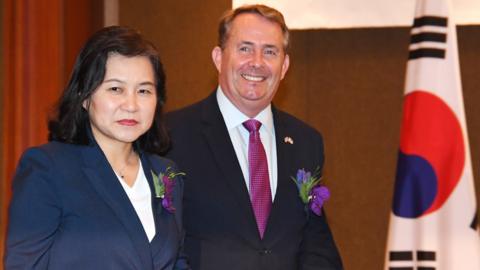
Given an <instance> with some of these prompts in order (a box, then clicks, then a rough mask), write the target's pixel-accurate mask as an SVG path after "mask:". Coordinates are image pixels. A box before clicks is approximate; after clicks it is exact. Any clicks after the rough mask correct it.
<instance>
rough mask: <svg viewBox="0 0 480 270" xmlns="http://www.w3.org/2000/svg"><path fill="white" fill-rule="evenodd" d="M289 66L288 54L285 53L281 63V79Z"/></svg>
mask: <svg viewBox="0 0 480 270" xmlns="http://www.w3.org/2000/svg"><path fill="white" fill-rule="evenodd" d="M289 66H290V56H289V55H288V54H285V59H283V64H282V79H283V77H285V74H287V70H288V67H289Z"/></svg>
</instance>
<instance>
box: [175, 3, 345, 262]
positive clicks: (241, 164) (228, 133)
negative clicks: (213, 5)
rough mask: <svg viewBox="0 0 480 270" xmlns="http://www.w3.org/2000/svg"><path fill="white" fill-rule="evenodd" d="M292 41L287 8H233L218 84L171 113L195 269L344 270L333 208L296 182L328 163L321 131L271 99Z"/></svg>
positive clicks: (222, 31)
mask: <svg viewBox="0 0 480 270" xmlns="http://www.w3.org/2000/svg"><path fill="white" fill-rule="evenodd" d="M287 47H288V29H287V27H286V25H285V22H284V19H283V16H282V15H281V13H279V12H278V11H276V10H274V9H272V8H269V7H266V6H263V5H252V6H243V7H240V8H238V9H236V10H233V11H230V12H228V13H226V15H225V16H224V17H223V18H222V20H221V22H220V26H219V45H218V46H217V47H215V48H214V49H213V51H212V58H213V62H214V64H215V66H216V68H217V69H218V73H219V77H218V82H219V86H218V89H217V90H216V91H215V92H214V93H212V94H211V95H210V96H209V97H207V98H206V99H205V100H203V101H200V102H199V103H197V104H194V105H191V106H189V107H187V108H184V109H181V110H179V111H176V112H173V113H170V114H169V115H168V123H169V127H170V131H171V135H172V142H173V143H172V149H171V151H170V152H169V157H170V158H172V159H173V160H174V161H176V162H177V163H178V165H179V167H180V168H181V169H182V170H183V171H184V172H185V173H186V179H185V193H184V224H185V229H186V239H185V251H186V253H187V255H188V256H189V258H190V260H191V266H192V269H196V270H217V269H218V270H237V269H238V270H256V269H274V270H283V269H284V270H298V269H342V263H341V260H340V256H339V254H338V251H337V248H336V246H335V243H334V241H333V238H332V235H331V233H330V230H329V228H328V225H327V222H326V220H325V216H324V214H322V215H316V214H314V213H313V212H312V211H311V210H310V209H309V208H307V206H305V204H303V202H302V200H301V199H300V197H299V190H298V189H297V186H296V184H295V182H294V181H292V179H291V177H292V176H295V175H296V174H297V170H298V169H301V168H306V169H308V170H312V171H313V170H315V169H316V168H318V167H320V168H321V166H322V165H323V142H322V139H321V137H320V134H318V132H316V131H315V130H314V129H312V128H310V127H309V126H307V125H306V124H304V123H302V122H301V121H300V120H298V119H296V118H294V117H293V116H290V115H288V114H286V113H284V112H282V111H279V110H277V109H276V108H274V107H273V106H271V101H272V99H273V97H274V95H275V93H276V91H277V89H278V85H279V83H280V81H281V80H282V79H283V77H284V76H285V73H286V72H287V70H288V66H289V56H288V54H287V52H286V50H287ZM252 119H254V120H252ZM257 129H258V130H257ZM259 138H260V139H259Z"/></svg>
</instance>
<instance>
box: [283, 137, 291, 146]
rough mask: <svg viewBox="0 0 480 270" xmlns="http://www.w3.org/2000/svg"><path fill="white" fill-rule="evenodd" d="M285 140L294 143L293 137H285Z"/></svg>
mask: <svg viewBox="0 0 480 270" xmlns="http://www.w3.org/2000/svg"><path fill="white" fill-rule="evenodd" d="M283 141H284V142H285V143H288V144H293V139H292V138H291V137H288V136H287V137H285V138H283Z"/></svg>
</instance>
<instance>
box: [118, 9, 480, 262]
mask: <svg viewBox="0 0 480 270" xmlns="http://www.w3.org/2000/svg"><path fill="white" fill-rule="evenodd" d="M229 6H230V1H227V0H205V1H193V0H190V1H181V2H174V1H155V0H149V1H141V2H138V1H128V0H120V23H121V24H125V25H130V26H133V27H135V28H138V29H139V30H141V31H142V32H143V33H144V34H145V35H146V36H147V37H148V38H149V39H151V40H153V41H154V43H155V44H156V45H157V46H158V48H159V50H160V52H161V55H162V58H163V63H164V65H165V67H166V71H167V87H168V96H169V100H168V102H167V103H168V105H167V108H168V109H174V108H179V107H181V106H184V105H187V104H190V103H192V102H194V101H196V100H199V99H201V98H203V97H204V96H206V95H207V94H208V93H210V92H211V91H212V89H214V87H215V86H216V71H215V69H214V66H213V64H212V63H211V60H210V52H211V49H212V48H213V46H214V45H215V44H216V25H217V19H218V17H219V16H220V15H221V14H222V12H223V11H224V10H225V9H227V8H229ZM458 38H459V48H460V52H461V53H460V61H461V68H462V79H463V86H464V96H465V106H466V112H467V122H468V127H469V135H470V142H471V149H472V156H473V166H474V169H475V172H474V173H475V176H476V179H477V181H476V186H477V190H478V189H479V187H480V155H479V151H478V149H479V147H480V107H479V106H476V104H475V103H477V102H478V101H479V100H480V91H479V89H480V80H479V79H478V77H479V75H480V74H478V73H479V70H480V49H479V48H480V27H479V26H475V27H473V26H470V27H467V26H465V27H460V28H459V30H458ZM408 44H409V29H407V28H379V29H349V30H309V31H293V34H292V50H291V52H290V56H291V69H290V70H289V72H288V74H287V77H286V79H285V81H284V82H283V85H282V87H281V89H280V90H279V93H278V95H277V97H276V99H275V103H276V105H277V106H279V107H281V108H283V109H285V110H286V111H288V112H290V113H292V114H294V115H296V116H298V117H299V118H301V119H303V120H305V121H306V122H308V123H309V124H311V125H313V126H314V127H316V128H317V129H318V130H320V131H321V132H322V133H323V135H324V137H325V143H326V157H327V162H326V166H325V177H326V179H327V183H328V185H329V186H330V187H331V189H332V193H333V195H332V199H331V201H329V202H328V203H327V206H326V207H327V211H328V214H329V220H330V224H331V227H332V229H333V232H334V234H335V237H336V241H337V244H338V246H339V248H340V251H341V253H342V256H343V259H344V263H345V267H346V269H359V270H364V269H381V268H382V265H383V260H384V253H385V243H386V235H387V227H388V218H389V213H390V205H391V199H392V192H393V182H394V177H395V166H396V158H397V151H398V142H399V135H400V132H399V130H400V120H401V109H402V96H403V83H404V75H405V67H406V59H407V55H408ZM479 195H480V194H478V193H477V198H479Z"/></svg>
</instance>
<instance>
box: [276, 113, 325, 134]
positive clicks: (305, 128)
mask: <svg viewBox="0 0 480 270" xmlns="http://www.w3.org/2000/svg"><path fill="white" fill-rule="evenodd" d="M273 113H274V119H275V121H278V124H282V125H284V126H285V127H286V128H287V129H288V130H294V131H297V132H301V133H307V134H311V135H313V136H320V137H321V134H320V132H319V131H318V130H317V129H315V128H314V127H312V126H311V125H309V124H308V123H306V122H305V121H303V120H301V119H299V118H297V117H296V116H294V115H292V114H290V113H288V112H285V111H282V110H279V109H277V108H275V109H274V110H273ZM276 124H277V123H276Z"/></svg>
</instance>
